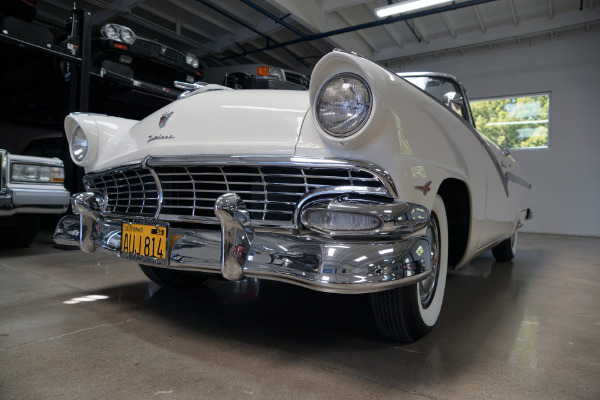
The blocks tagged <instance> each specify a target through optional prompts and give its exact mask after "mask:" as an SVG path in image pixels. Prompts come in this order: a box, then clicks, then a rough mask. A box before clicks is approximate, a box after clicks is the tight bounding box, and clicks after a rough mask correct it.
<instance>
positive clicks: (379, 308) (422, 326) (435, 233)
mask: <svg viewBox="0 0 600 400" xmlns="http://www.w3.org/2000/svg"><path fill="white" fill-rule="evenodd" d="M427 236H428V237H429V243H430V249H431V253H430V257H431V265H432V271H431V274H430V275H429V276H428V277H427V278H425V279H424V280H423V281H421V282H419V283H417V284H415V285H410V286H404V287H400V288H397V289H391V290H386V291H383V292H377V293H372V294H371V295H370V299H371V307H372V309H373V314H374V316H375V321H376V322H377V326H378V328H379V330H380V332H381V333H382V334H383V336H385V337H387V338H389V339H393V340H398V341H402V342H414V341H417V340H419V339H420V338H422V337H423V336H425V335H426V334H427V333H429V332H430V331H431V330H432V329H433V327H434V326H435V324H436V322H437V320H438V317H439V315H440V311H441V309H442V302H443V299H444V291H445V289H446V274H447V272H448V223H447V218H446V208H445V207H444V201H443V200H442V198H441V197H440V196H439V195H438V196H436V199H435V201H434V203H433V209H432V212H431V218H430V221H429V225H428V227H427Z"/></svg>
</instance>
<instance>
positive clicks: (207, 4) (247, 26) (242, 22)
mask: <svg viewBox="0 0 600 400" xmlns="http://www.w3.org/2000/svg"><path fill="white" fill-rule="evenodd" d="M196 1H197V2H198V3H201V4H203V5H205V6H206V7H208V8H210V9H211V10H213V11H215V12H217V13H219V14H221V15H223V16H225V17H227V18H229V19H230V20H232V21H234V22H235V23H237V24H239V25H241V26H243V27H244V28H246V29H249V30H251V31H252V32H254V33H256V34H257V35H259V36H261V37H263V38H265V39H266V40H267V43H270V42H273V43H275V45H272V46H274V47H273V49H275V48H279V47H283V50H284V51H285V52H287V53H288V54H289V55H291V56H292V57H294V58H295V59H296V61H298V62H299V63H300V64H302V65H304V66H305V67H307V68H308V67H309V65H308V64H307V63H306V62H305V61H304V60H302V59H301V58H299V57H298V56H296V55H295V54H294V53H292V52H291V51H290V50H289V49H287V48H285V47H284V46H281V45H280V43H279V42H278V41H276V40H274V39H273V38H271V37H269V36H268V35H266V34H264V33H262V32H260V31H258V30H257V29H255V28H253V27H252V26H250V25H249V24H247V23H246V22H244V21H242V20H241V19H239V18H237V17H235V16H233V15H231V14H230V13H227V12H225V11H224V10H222V9H221V8H219V7H217V6H215V5H213V4H211V3H209V2H207V1H205V0H196ZM267 47H270V46H269V45H268V44H267ZM263 50H271V48H263ZM259 51H260V50H252V51H250V52H246V51H245V52H244V53H242V54H238V55H235V56H229V57H225V58H223V60H227V59H230V58H236V57H240V56H246V55H249V54H254V53H258V52H259Z"/></svg>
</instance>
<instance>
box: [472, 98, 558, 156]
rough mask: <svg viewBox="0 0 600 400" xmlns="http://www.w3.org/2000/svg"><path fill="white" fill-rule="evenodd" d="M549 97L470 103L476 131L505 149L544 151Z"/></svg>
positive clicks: (546, 140) (499, 99) (546, 144)
mask: <svg viewBox="0 0 600 400" xmlns="http://www.w3.org/2000/svg"><path fill="white" fill-rule="evenodd" d="M549 109H550V96H549V95H539V96H528V97H525V96H523V97H508V98H498V99H491V100H476V101H472V102H471V110H472V111H473V118H474V119H475V125H476V126H477V130H479V132H481V133H482V134H484V135H485V136H487V137H488V138H490V139H491V140H492V141H493V142H495V143H496V144H497V145H498V146H499V147H501V148H506V149H518V148H530V147H537V148H540V147H548V127H549V124H548V122H549V120H550V118H549Z"/></svg>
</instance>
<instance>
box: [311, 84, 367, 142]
mask: <svg viewBox="0 0 600 400" xmlns="http://www.w3.org/2000/svg"><path fill="white" fill-rule="evenodd" d="M372 108H373V95H372V93H371V88H370V87H369V85H368V84H367V82H366V81H365V80H364V79H363V78H362V77H360V76H359V75H356V74H352V73H341V74H338V75H335V76H333V77H331V78H330V79H329V80H328V81H327V82H326V83H325V84H324V85H323V86H322V87H321V90H320V91H319V94H318V96H317V98H316V102H315V116H316V119H317V122H318V123H319V125H320V126H321V128H323V130H324V131H325V132H327V133H328V134H329V135H331V136H333V137H334V138H346V137H348V136H352V135H354V134H356V133H357V132H358V131H359V130H360V129H361V128H362V127H363V126H364V125H365V123H366V122H367V121H368V119H369V116H370V114H371V110H372Z"/></svg>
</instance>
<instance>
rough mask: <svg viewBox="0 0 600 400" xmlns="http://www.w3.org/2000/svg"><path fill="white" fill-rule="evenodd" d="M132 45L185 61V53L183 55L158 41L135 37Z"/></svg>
mask: <svg viewBox="0 0 600 400" xmlns="http://www.w3.org/2000/svg"><path fill="white" fill-rule="evenodd" d="M134 45H136V46H139V47H143V48H145V49H148V50H150V51H154V52H157V53H159V54H162V55H163V56H165V57H167V58H170V59H171V60H175V61H185V55H183V54H182V53H180V52H178V51H177V50H174V49H172V48H170V47H167V46H163V45H161V44H159V43H156V42H153V41H151V40H146V39H142V38H137V39H136V40H135V42H134ZM163 49H164V52H163Z"/></svg>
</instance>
